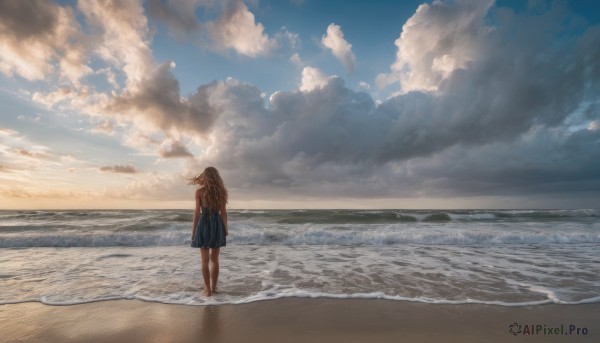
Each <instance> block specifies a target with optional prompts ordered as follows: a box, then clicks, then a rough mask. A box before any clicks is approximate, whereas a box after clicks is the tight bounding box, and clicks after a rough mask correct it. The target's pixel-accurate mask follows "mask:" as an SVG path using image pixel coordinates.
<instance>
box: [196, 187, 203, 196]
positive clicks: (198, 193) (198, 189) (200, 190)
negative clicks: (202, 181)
mask: <svg viewBox="0 0 600 343" xmlns="http://www.w3.org/2000/svg"><path fill="white" fill-rule="evenodd" d="M203 193H204V186H200V187H198V188H196V196H197V197H199V196H201V195H202V194H203Z"/></svg>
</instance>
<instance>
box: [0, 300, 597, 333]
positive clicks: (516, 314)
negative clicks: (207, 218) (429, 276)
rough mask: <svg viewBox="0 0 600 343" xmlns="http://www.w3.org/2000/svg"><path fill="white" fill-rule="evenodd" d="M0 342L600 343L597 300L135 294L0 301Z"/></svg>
mask: <svg viewBox="0 0 600 343" xmlns="http://www.w3.org/2000/svg"><path fill="white" fill-rule="evenodd" d="M513 322H517V323H519V324H522V325H523V324H540V325H546V326H547V327H551V326H560V325H561V324H563V325H564V329H565V330H568V326H569V325H571V324H573V325H576V326H578V327H580V328H583V327H585V328H586V329H587V335H583V334H580V335H570V336H569V335H562V336H561V335H558V336H555V335H542V334H538V335H526V336H523V335H519V336H513V335H512V334H510V333H509V325H510V324H511V323H513ZM0 341H1V342H310V343H316V342H329V343H332V342H600V304H583V305H538V306H527V307H505V306H495V305H472V304H466V305H440V304H425V303H417V302H404V301H390V300H377V299H324V298H319V299H310V298H284V299H276V300H268V301H258V302H253V303H248V304H241V305H218V306H185V305H167V304H160V303H149V302H143V301H137V300H116V301H102V302H95V303H88V304H80V305H69V306H49V305H44V304H40V303H22V304H9V305H0Z"/></svg>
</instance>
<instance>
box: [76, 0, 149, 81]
mask: <svg viewBox="0 0 600 343" xmlns="http://www.w3.org/2000/svg"><path fill="white" fill-rule="evenodd" d="M78 7H79V9H80V10H81V11H82V12H83V14H84V15H85V17H86V19H87V22H88V25H91V26H92V27H93V28H94V29H95V30H97V31H98V38H97V39H98V40H99V42H98V43H99V44H98V45H97V47H96V53H97V54H98V55H99V56H100V57H102V58H103V59H104V60H105V61H107V62H109V63H111V64H112V65H114V66H115V67H116V68H117V69H118V70H123V72H124V73H125V75H126V77H127V80H126V86H127V88H128V89H129V90H130V91H134V90H135V89H136V88H137V87H140V86H141V85H140V83H141V81H142V80H144V79H145V76H146V75H147V74H148V73H149V72H150V71H151V70H152V69H153V68H154V61H153V58H152V52H151V50H150V46H149V45H150V41H149V39H148V37H147V36H148V20H147V18H146V16H145V15H144V9H143V7H142V4H141V2H140V1H139V0H138V1H125V2H118V3H117V2H102V1H94V0H82V1H79V2H78Z"/></svg>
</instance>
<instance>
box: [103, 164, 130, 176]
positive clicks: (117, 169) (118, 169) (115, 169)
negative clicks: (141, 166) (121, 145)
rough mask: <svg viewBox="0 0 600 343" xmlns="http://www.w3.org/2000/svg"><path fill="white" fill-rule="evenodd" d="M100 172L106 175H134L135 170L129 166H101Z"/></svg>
mask: <svg viewBox="0 0 600 343" xmlns="http://www.w3.org/2000/svg"><path fill="white" fill-rule="evenodd" d="M99 169H100V171H103V172H108V173H123V174H135V173H137V170H136V169H135V167H134V166H132V165H131V164H128V165H120V164H117V165H114V166H101V167H100V168H99Z"/></svg>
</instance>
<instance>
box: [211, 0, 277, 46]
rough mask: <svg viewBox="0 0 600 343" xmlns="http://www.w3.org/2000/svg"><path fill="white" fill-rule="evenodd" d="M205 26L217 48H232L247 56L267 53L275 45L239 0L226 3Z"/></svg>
mask: <svg viewBox="0 0 600 343" xmlns="http://www.w3.org/2000/svg"><path fill="white" fill-rule="evenodd" d="M206 28H207V30H208V32H209V33H210V36H211V38H212V42H213V44H214V45H215V47H216V48H217V49H221V50H225V49H233V50H235V52H237V53H238V54H240V55H245V56H248V57H257V56H264V55H268V54H269V53H270V52H271V50H273V49H274V48H275V47H276V45H277V43H276V41H275V40H274V39H272V38H269V36H268V35H267V34H265V33H264V29H265V28H264V26H263V25H262V24H260V23H256V22H255V19H254V14H252V12H250V11H249V10H248V7H247V6H246V4H244V2H243V1H241V0H240V1H232V2H230V3H229V4H228V5H226V7H225V8H224V10H223V12H222V13H221V15H220V16H219V18H218V19H217V20H216V21H214V22H209V23H207V24H206Z"/></svg>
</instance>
